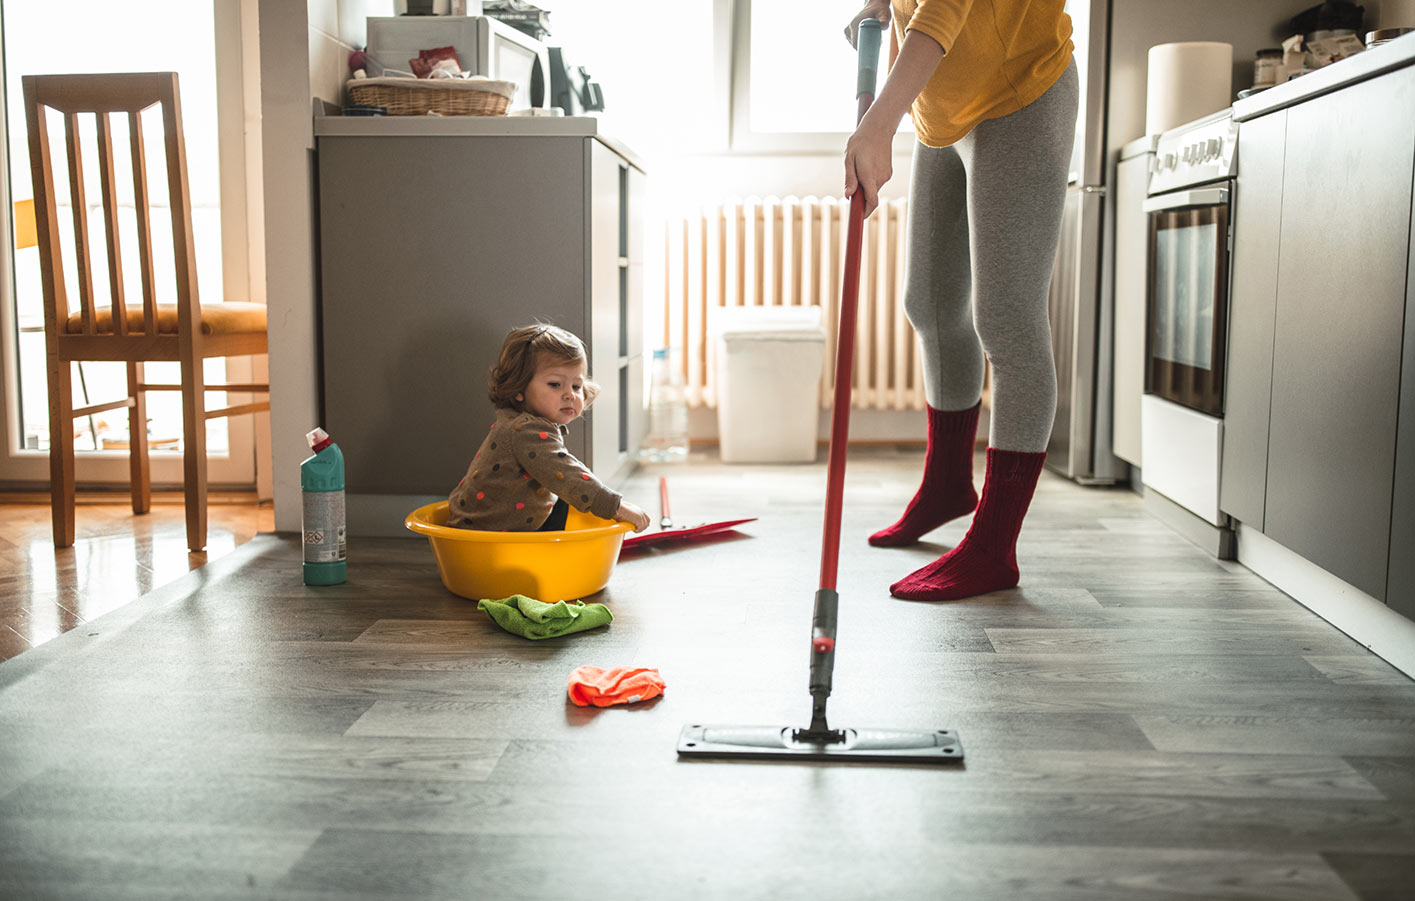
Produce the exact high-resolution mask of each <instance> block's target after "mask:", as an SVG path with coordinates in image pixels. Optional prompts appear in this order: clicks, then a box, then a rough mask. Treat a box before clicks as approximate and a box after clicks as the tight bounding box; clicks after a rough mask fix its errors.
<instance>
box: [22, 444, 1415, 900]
mask: <svg viewBox="0 0 1415 901" xmlns="http://www.w3.org/2000/svg"><path fill="white" fill-rule="evenodd" d="M918 463H919V454H918V453H917V452H911V453H905V454H899V453H894V452H891V451H888V450H862V451H859V452H852V455H851V462H850V470H849V473H848V476H847V478H848V482H849V484H848V488H847V496H846V500H845V521H844V536H845V537H844V541H843V547H842V558H841V568H840V583H839V589H840V595H841V614H840V636H839V645H838V652H837V658H838V659H837V666H836V673H835V675H836V680H835V695H834V696H833V698H832V700H831V708H830V712H831V719H832V723H833V724H834V725H837V726H871V725H873V726H886V727H887V726H897V727H905V728H953V729H957V730H958V732H959V734H960V736H961V738H962V742H963V746H964V748H965V751H966V759H965V760H964V762H963V763H962V764H961V765H953V766H934V767H920V766H897V765H896V766H878V765H859V764H856V765H821V764H809V763H803V762H799V761H793V762H775V763H757V762H741V761H739V762H707V761H680V760H678V759H677V757H676V754H675V752H674V747H675V742H676V738H677V735H678V732H679V730H680V728H681V726H682V725H683V724H685V723H690V722H707V723H757V724H780V725H805V721H806V719H807V715H808V711H809V699H808V697H807V694H806V663H807V642H808V637H809V625H810V622H809V621H810V612H811V604H812V596H813V594H814V590H815V588H816V580H817V567H818V554H819V550H818V549H819V543H820V523H821V501H820V499H821V497H822V496H823V490H824V482H825V474H824V466H823V465H816V466H785V467H725V466H721V465H719V464H717V463H716V462H714V461H713V460H711V459H709V458H701V457H698V456H697V455H695V458H694V461H693V462H690V463H689V464H687V465H681V466H677V467H670V466H663V467H656V468H646V469H643V470H641V471H640V472H639V473H638V474H637V475H636V476H635V477H634V479H633V481H632V483H631V485H630V488H629V496H630V497H631V498H635V499H638V500H639V501H640V502H641V503H642V505H643V506H645V507H646V508H648V509H650V510H653V509H654V508H655V507H656V500H655V490H654V485H655V484H656V478H657V476H658V475H659V474H660V473H667V474H668V475H669V478H670V485H671V488H672V493H673V503H674V514H675V518H676V519H678V520H679V521H680V522H683V523H690V522H693V521H708V520H714V519H719V518H730V517H737V516H758V517H760V519H759V521H758V522H756V523H752V524H751V525H750V526H749V527H747V528H746V529H744V536H743V537H739V538H736V539H729V540H724V541H720V542H717V543H713V544H700V545H691V546H684V547H681V548H679V549H676V550H670V551H660V552H655V553H650V554H647V555H644V556H639V557H635V558H632V559H630V558H626V559H624V560H623V561H621V562H620V564H619V566H618V568H617V569H616V571H615V573H614V576H613V580H612V582H611V585H610V588H609V589H608V590H607V591H605V592H604V593H603V594H602V595H601V596H599V597H598V598H597V599H598V600H601V601H603V602H604V603H606V604H608V605H609V607H610V608H611V609H612V610H613V612H614V615H615V621H614V623H613V624H612V625H611V626H609V627H608V628H605V629H600V630H597V631H595V632H591V633H585V634H581V635H575V636H570V637H567V638H563V639H556V640H551V641H545V642H528V641H525V640H523V639H520V638H517V637H515V636H512V635H510V634H508V633H505V632H502V631H500V630H499V629H498V628H496V627H495V626H494V625H492V624H491V623H490V621H489V620H488V619H486V618H485V616H484V615H482V614H480V613H478V612H477V611H476V609H475V605H474V604H472V603H471V602H468V601H464V600H461V599H459V598H457V597H454V596H452V595H450V594H448V593H447V592H446V591H445V590H444V589H443V587H442V585H441V583H440V582H439V580H438V577H437V574H436V571H435V567H434V563H433V560H432V557H431V554H430V552H429V551H428V549H427V547H426V545H425V544H424V543H423V542H422V541H421V540H420V539H413V540H396V539H385V540H357V539H356V540H353V541H351V542H350V547H349V553H350V567H349V574H350V575H349V581H348V582H347V583H346V584H344V585H341V586H337V587H333V588H323V589H315V588H307V587H305V586H304V585H302V584H301V580H300V566H299V560H300V548H299V545H298V543H297V542H296V540H295V539H294V538H291V537H277V536H273V535H258V536H256V537H255V538H253V539H252V540H251V541H249V542H247V543H245V544H243V545H241V546H240V547H239V548H237V549H236V550H234V551H233V552H231V553H228V554H226V555H225V556H223V557H221V558H220V559H217V560H215V561H213V562H211V563H209V564H208V565H206V566H204V567H202V568H201V569H198V570H196V571H194V572H192V573H190V574H188V575H185V576H183V577H181V578H180V579H179V580H177V581H176V582H175V583H173V584H170V585H168V586H166V587H163V588H160V589H158V590H156V591H154V592H152V593H149V594H147V595H146V596H144V597H142V598H141V599H139V600H136V601H134V602H132V603H128V604H126V605H123V606H121V607H119V608H117V609H115V610H113V611H112V612H110V613H108V614H106V615H104V616H101V617H98V618H97V619H91V620H89V621H88V622H86V623H85V627H84V628H82V629H75V630H72V631H69V632H67V633H65V634H63V635H60V636H58V637H57V638H54V639H52V640H50V641H48V642H46V643H43V644H41V645H39V646H38V647H35V648H33V649H32V650H28V651H26V652H24V653H22V654H20V655H18V656H17V657H14V658H12V659H10V660H8V661H6V662H4V663H0V897H17V898H30V897H40V898H123V899H151V898H218V899H224V898H238V897H239V898H250V897H259V898H298V899H304V898H328V899H334V898H339V899H344V898H367V899H374V898H380V899H381V898H389V897H434V898H448V899H467V898H488V899H493V898H494V899H501V898H555V899H560V898H587V899H599V898H604V899H621V898H629V899H638V898H643V899H663V898H670V897H675V898H676V897H683V898H733V899H746V898H753V899H755V898H770V899H777V898H813V899H816V898H851V897H854V898H886V897H890V898H892V897H925V898H967V899H972V898H1005V899H1012V898H1107V899H1132V898H1173V897H1193V898H1309V899H1334V898H1352V897H1360V898H1369V899H1378V898H1402V899H1403V898H1408V897H1410V895H1409V891H1410V885H1411V884H1412V882H1415V683H1412V682H1411V680H1409V679H1407V678H1406V677H1405V676H1403V675H1401V674H1400V673H1399V672H1397V671H1395V670H1394V669H1392V668H1391V667H1389V666H1388V665H1386V664H1385V663H1383V662H1382V661H1381V660H1379V659H1378V658H1376V657H1374V656H1372V655H1371V654H1370V653H1369V652H1367V651H1365V650H1364V649H1363V648H1361V647H1360V646H1358V645H1357V644H1355V643H1354V642H1352V641H1350V640H1349V639H1347V638H1346V637H1345V636H1343V635H1342V634H1341V633H1339V632H1338V631H1337V630H1336V629H1334V628H1332V627H1331V626H1330V625H1328V624H1327V623H1325V622H1324V621H1322V620H1320V619H1318V618H1317V617H1315V616H1314V615H1312V614H1311V613H1309V612H1308V611H1307V610H1306V609H1305V608H1303V607H1301V606H1300V605H1298V604H1297V603H1295V602H1294V601H1292V600H1291V599H1289V598H1287V597H1285V596H1284V595H1282V594H1281V593H1280V592H1278V591H1276V590H1275V589H1273V588H1271V587H1270V586H1268V585H1267V584H1266V583H1265V582H1263V581H1262V580H1261V579H1259V578H1258V577H1256V576H1254V575H1252V574H1251V573H1249V572H1247V571H1246V570H1244V569H1243V568H1242V567H1240V566H1238V565H1237V564H1232V563H1220V562H1217V561H1215V560H1213V559H1211V558H1209V557H1206V556H1205V555H1204V554H1203V553H1202V552H1200V551H1199V550H1197V549H1196V548H1194V547H1192V546H1191V545H1189V544H1187V543H1186V542H1185V541H1184V540H1182V539H1181V538H1179V537H1177V536H1176V535H1174V534H1173V533H1171V532H1169V531H1168V530H1167V529H1166V528H1165V527H1163V526H1162V525H1160V524H1158V523H1157V522H1155V521H1154V520H1153V519H1151V518H1150V517H1149V516H1148V515H1147V514H1146V513H1145V512H1144V510H1143V507H1142V503H1141V501H1140V500H1139V499H1138V498H1137V497H1136V496H1135V495H1134V494H1132V493H1130V492H1128V491H1124V490H1102V489H1084V488H1080V487H1077V486H1075V485H1073V484H1071V483H1069V482H1065V481H1063V480H1061V479H1059V478H1056V477H1054V476H1052V475H1050V474H1046V475H1044V477H1043V481H1042V484H1041V485H1040V487H1039V490H1038V493H1037V498H1036V501H1035V503H1034V505H1033V510H1032V514H1031V516H1030V518H1029V519H1028V520H1027V526H1026V529H1025V530H1024V532H1023V535H1022V542H1021V545H1020V548H1019V558H1020V559H1021V563H1022V585H1021V586H1020V587H1019V588H1017V589H1015V590H1012V591H1007V592H1000V593H998V594H995V595H992V596H986V597H982V598H978V599H973V600H969V601H965V602H955V603H948V604H929V603H911V602H904V601H897V600H893V599H891V598H890V597H889V596H888V588H887V586H888V584H889V582H890V581H891V580H893V579H894V578H897V577H898V576H900V575H902V574H904V573H906V572H908V571H910V570H912V569H914V568H916V567H918V566H920V565H922V564H923V563H925V562H927V561H928V560H931V559H932V558H933V557H934V556H935V555H937V554H938V553H940V552H941V551H942V550H944V549H945V548H947V547H948V546H951V545H952V544H953V543H955V542H956V541H957V540H958V539H959V538H960V537H961V536H962V534H963V532H964V531H965V529H966V521H964V522H961V523H954V524H951V525H949V526H945V527H944V528H943V529H941V530H939V531H938V532H936V533H934V534H933V535H931V536H929V537H930V542H929V543H927V544H923V545H920V546H918V547H915V548H907V549H890V550H883V549H875V548H870V547H868V546H867V545H866V544H865V542H864V536H865V535H866V534H867V533H868V532H869V531H870V530H871V529H872V528H876V527H879V526H881V525H885V524H887V523H888V522H889V521H891V520H892V517H893V515H894V514H896V513H897V512H898V511H899V509H900V508H901V507H902V505H903V504H904V502H905V501H906V500H907V498H908V496H909V494H910V492H911V491H912V489H913V483H914V479H915V468H916V467H917V465H918ZM581 664H594V665H598V666H606V667H607V666H613V665H619V664H626V665H628V664H632V665H641V666H656V667H658V668H659V669H660V671H661V673H662V675H663V677H664V679H665V680H666V682H667V685H668V688H667V692H666V694H665V695H664V697H662V698H660V699H658V700H656V701H653V702H650V703H648V704H643V705H638V706H635V707H633V708H611V709H604V710H593V709H591V710H586V709H582V708H577V707H574V706H572V705H570V704H569V703H568V702H567V701H566V698H565V680H566V677H567V676H568V675H569V673H570V672H571V671H572V670H573V669H574V668H575V667H576V666H579V665H581Z"/></svg>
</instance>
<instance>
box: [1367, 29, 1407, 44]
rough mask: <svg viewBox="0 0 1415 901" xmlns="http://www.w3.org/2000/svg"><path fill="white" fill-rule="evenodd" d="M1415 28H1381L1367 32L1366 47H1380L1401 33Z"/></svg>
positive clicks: (1403, 33)
mask: <svg viewBox="0 0 1415 901" xmlns="http://www.w3.org/2000/svg"><path fill="white" fill-rule="evenodd" d="M1413 30H1415V29H1410V28H1380V29H1377V30H1376V31H1368V32H1366V47H1367V49H1370V48H1371V47H1379V46H1380V45H1381V44H1384V43H1386V42H1387V41H1393V40H1395V39H1396V38H1398V37H1400V36H1401V35H1406V34H1409V33H1410V32H1411V31H1413Z"/></svg>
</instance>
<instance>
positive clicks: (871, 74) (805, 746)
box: [678, 19, 963, 763]
mask: <svg viewBox="0 0 1415 901" xmlns="http://www.w3.org/2000/svg"><path fill="white" fill-rule="evenodd" d="M879 45H880V23H879V22H878V21H877V20H875V19H865V20H864V21H863V22H861V23H860V30H859V38H858V39H857V41H856V46H857V47H858V51H859V65H858V79H857V82H856V98H857V111H856V122H857V123H858V122H859V120H860V119H861V118H863V117H864V115H865V110H867V109H869V107H870V104H871V103H872V102H873V101H874V94H875V71H876V66H877V65H878V63H877V59H878V57H879ZM864 226H865V192H864V191H862V190H859V189H858V188H857V189H856V191H855V196H854V197H853V198H851V201H850V224H849V232H848V234H847V236H846V244H845V281H844V286H843V289H842V292H841V302H840V340H839V341H838V342H836V357H835V403H834V409H833V410H832V412H831V424H830V454H829V460H828V463H827V467H826V470H827V478H826V492H825V534H824V537H823V539H822V548H821V574H820V589H819V590H818V591H817V592H816V597H815V611H814V614H813V617H812V622H811V664H810V693H811V722H810V725H809V726H807V727H805V728H804V729H801V728H793V727H791V726H734V725H703V724H700V723H693V724H689V725H685V726H684V727H683V730H682V731H681V732H680V733H679V735H678V754H679V756H682V757H689V758H691V757H706V758H742V757H747V758H759V759H781V758H795V759H798V760H799V759H804V760H818V761H829V762H836V761H866V762H869V761H874V762H886V763H951V762H954V761H960V760H962V759H963V746H962V745H961V744H960V743H959V741H958V735H957V733H955V732H953V731H952V730H949V729H877V728H859V729H832V728H831V727H830V726H829V724H828V723H827V721H826V701H827V700H828V699H829V698H830V690H831V677H832V674H833V672H834V670H835V624H836V612H837V608H838V606H839V601H840V597H839V595H838V594H837V593H836V591H835V577H836V570H837V566H838V562H839V556H840V509H841V496H842V494H843V492H844V487H845V444H846V440H847V438H848V436H849V431H850V384H851V381H852V379H851V372H852V370H853V368H854V367H853V362H854V357H855V317H856V307H857V306H858V302H859V299H860V242H861V233H862V232H863V231H864Z"/></svg>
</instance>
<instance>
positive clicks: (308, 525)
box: [300, 429, 345, 585]
mask: <svg viewBox="0 0 1415 901" xmlns="http://www.w3.org/2000/svg"><path fill="white" fill-rule="evenodd" d="M305 440H306V441H308V442H309V445H310V450H312V451H314V455H313V456H311V457H309V458H308V459H306V460H305V461H304V462H303V463H301V464H300V488H301V489H302V493H303V499H304V518H303V522H302V531H303V532H304V539H305V584H306V585H338V584H339V583H340V582H343V581H344V578H345V561H344V557H345V548H344V454H343V453H341V452H340V450H339V445H337V444H335V443H334V440H333V439H332V438H330V437H329V436H328V435H327V434H325V431H324V429H315V430H314V431H313V432H310V433H309V434H308V435H306V436H305Z"/></svg>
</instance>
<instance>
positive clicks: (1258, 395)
mask: <svg viewBox="0 0 1415 901" xmlns="http://www.w3.org/2000/svg"><path fill="white" fill-rule="evenodd" d="M1286 140H1287V111H1286V110H1283V111H1280V112H1276V113H1273V114H1272V115H1270V116H1264V117H1263V118H1261V119H1255V120H1253V121H1251V122H1245V123H1243V126H1242V128H1241V129H1240V130H1239V133H1238V184H1237V186H1236V187H1235V188H1234V198H1233V235H1234V245H1233V277H1232V282H1231V288H1230V291H1229V303H1228V360H1227V367H1226V369H1225V371H1226V373H1227V375H1226V377H1225V378H1226V381H1225V383H1224V434H1223V470H1222V473H1223V474H1222V476H1221V478H1220V480H1219V509H1220V510H1222V511H1223V512H1224V513H1227V514H1228V515H1230V516H1232V517H1233V518H1235V519H1237V520H1238V521H1239V522H1241V523H1243V524H1244V525H1247V526H1251V527H1252V528H1255V529H1257V530H1258V531H1260V532H1261V531H1263V529H1264V505H1265V503H1266V501H1267V478H1268V418H1269V414H1270V412H1271V411H1270V404H1271V400H1272V385H1273V321H1274V317H1275V315H1276V308H1277V291H1278V287H1277V279H1278V239H1279V225H1280V222H1281V219H1282V189H1283V155H1284V151H1285V142H1286Z"/></svg>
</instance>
